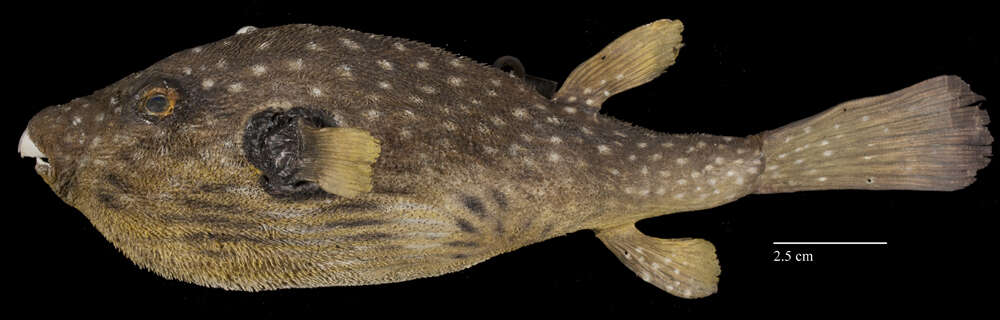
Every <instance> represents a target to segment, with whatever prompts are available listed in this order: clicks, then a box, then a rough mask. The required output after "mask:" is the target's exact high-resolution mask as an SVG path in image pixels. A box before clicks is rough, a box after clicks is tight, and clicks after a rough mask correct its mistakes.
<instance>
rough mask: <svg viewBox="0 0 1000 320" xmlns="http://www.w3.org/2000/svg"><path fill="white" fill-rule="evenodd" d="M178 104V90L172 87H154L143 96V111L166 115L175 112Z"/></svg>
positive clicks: (160, 115) (155, 114) (161, 115)
mask: <svg viewBox="0 0 1000 320" xmlns="http://www.w3.org/2000/svg"><path fill="white" fill-rule="evenodd" d="M176 104H177V90H174V89H172V88H153V89H150V90H149V91H146V94H145V95H143V98H142V104H141V105H142V109H143V110H142V111H144V112H146V114H149V115H154V116H158V117H160V118H162V117H166V116H168V115H170V114H171V113H173V112H174V106H176Z"/></svg>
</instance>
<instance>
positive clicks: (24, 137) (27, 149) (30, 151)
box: [17, 129, 45, 158]
mask: <svg viewBox="0 0 1000 320" xmlns="http://www.w3.org/2000/svg"><path fill="white" fill-rule="evenodd" d="M17 152H18V153H20V154H21V158H24V157H35V158H45V154H44V153H42V151H40V150H38V147H37V146H35V142H34V141H31V136H29V135H28V129H25V130H24V133H22V134H21V141H20V142H18V143H17Z"/></svg>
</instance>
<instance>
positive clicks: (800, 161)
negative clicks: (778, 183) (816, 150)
mask: <svg viewBox="0 0 1000 320" xmlns="http://www.w3.org/2000/svg"><path fill="white" fill-rule="evenodd" d="M804 161H805V159H798V160H795V164H802V162H804Z"/></svg>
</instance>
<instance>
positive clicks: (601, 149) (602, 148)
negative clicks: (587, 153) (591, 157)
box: [597, 144, 611, 154]
mask: <svg viewBox="0 0 1000 320" xmlns="http://www.w3.org/2000/svg"><path fill="white" fill-rule="evenodd" d="M597 152H598V153H600V154H610V153H611V148H609V147H608V146H606V145H603V144H602V145H598V146H597Z"/></svg>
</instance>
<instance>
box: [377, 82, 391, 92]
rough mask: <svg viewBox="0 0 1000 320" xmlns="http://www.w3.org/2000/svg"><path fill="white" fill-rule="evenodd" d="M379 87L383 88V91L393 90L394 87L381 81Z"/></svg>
mask: <svg viewBox="0 0 1000 320" xmlns="http://www.w3.org/2000/svg"><path fill="white" fill-rule="evenodd" d="M378 87H379V88H382V89H387V90H388V89H392V85H391V84H389V83H388V82H385V81H379V82H378Z"/></svg>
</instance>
